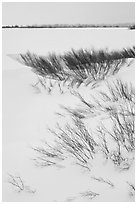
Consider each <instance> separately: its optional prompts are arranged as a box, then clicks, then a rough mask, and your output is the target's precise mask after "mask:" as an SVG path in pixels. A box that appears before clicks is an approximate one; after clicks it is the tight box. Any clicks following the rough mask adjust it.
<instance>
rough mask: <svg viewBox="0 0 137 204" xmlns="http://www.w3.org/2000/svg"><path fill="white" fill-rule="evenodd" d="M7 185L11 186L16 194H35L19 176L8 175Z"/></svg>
mask: <svg viewBox="0 0 137 204" xmlns="http://www.w3.org/2000/svg"><path fill="white" fill-rule="evenodd" d="M8 176H9V178H8V183H9V184H11V185H12V186H13V187H14V189H15V190H16V191H17V192H19V193H20V192H27V193H35V192H36V190H32V189H31V188H30V186H28V185H25V183H24V181H23V180H22V178H21V177H20V176H14V175H11V174H8Z"/></svg>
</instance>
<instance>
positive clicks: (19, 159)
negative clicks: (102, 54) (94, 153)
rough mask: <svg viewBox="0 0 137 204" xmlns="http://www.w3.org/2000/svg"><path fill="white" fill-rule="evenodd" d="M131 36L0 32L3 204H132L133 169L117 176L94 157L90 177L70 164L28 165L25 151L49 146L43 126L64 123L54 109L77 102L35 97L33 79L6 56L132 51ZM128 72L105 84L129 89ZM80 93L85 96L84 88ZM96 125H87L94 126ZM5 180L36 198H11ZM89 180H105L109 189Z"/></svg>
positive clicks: (72, 31)
mask: <svg viewBox="0 0 137 204" xmlns="http://www.w3.org/2000/svg"><path fill="white" fill-rule="evenodd" d="M134 35H135V33H134V31H129V30H124V29H114V30H113V29H110V30H109V29H101V30H100V29H95V30H93V29H81V30H80V29H69V30H67V29H61V30H59V29H55V30H54V29H51V30H50V29H45V30H41V29H33V30H31V29H30V30H25V29H23V30H22V29H20V30H13V29H12V30H10V29H8V30H3V71H2V75H3V76H2V77H3V201H8V202H9V201H10V202H16V201H24V202H25V201H28V202H29V201H30V202H40V201H90V200H89V198H88V196H87V197H86V196H84V197H83V196H82V195H83V194H84V193H85V192H89V191H92V192H95V193H98V194H99V195H97V196H96V197H94V198H93V201H95V202H100V201H102V202H108V201H109V202H111V201H115V202H118V201H119V202H131V201H134V196H130V195H129V192H130V189H129V186H128V184H127V182H129V183H130V182H131V183H134V178H135V175H134V174H135V169H134V164H133V165H132V166H131V168H130V170H128V171H120V170H118V169H117V168H115V167H114V165H113V164H112V163H111V162H109V161H105V160H104V159H102V158H101V156H100V155H99V156H98V157H97V158H96V159H95V160H93V161H92V162H91V164H92V168H91V171H90V172H89V171H87V170H85V169H83V168H81V167H79V166H77V165H75V163H74V161H73V160H72V161H71V160H69V161H68V160H66V161H64V162H63V163H62V165H61V166H60V167H55V166H53V167H45V168H40V167H36V166H35V165H34V161H33V159H34V155H35V154H34V151H33V150H32V149H31V147H32V146H35V145H39V144H41V140H42V139H46V140H47V141H52V140H54V137H53V135H51V134H49V132H48V131H47V126H48V127H51V128H54V127H55V125H56V122H59V123H62V124H63V123H65V119H64V118H63V117H59V116H58V115H56V114H55V113H56V112H61V111H62V110H61V108H60V106H59V105H60V104H62V105H64V106H67V107H68V106H69V107H76V105H78V104H79V100H78V99H77V98H76V97H74V96H72V95H70V94H69V93H65V94H62V95H61V94H59V93H56V92H54V93H53V94H50V95H48V94H47V93H46V92H45V91H44V90H42V91H41V92H37V91H36V90H35V89H34V88H33V87H32V84H34V83H36V81H37V77H36V75H35V74H34V73H33V72H32V71H31V70H30V69H29V68H28V67H25V66H24V65H21V64H19V63H18V62H16V61H14V60H12V59H11V58H9V57H8V56H7V55H8V54H18V53H25V52H26V51H27V50H29V51H31V52H34V53H37V54H42V55H46V54H47V53H49V52H56V53H64V52H66V51H69V50H70V49H71V48H74V49H79V48H90V47H94V48H96V49H99V48H108V49H109V50H112V49H121V48H125V47H131V46H133V45H134ZM134 69H135V66H134V62H133V63H132V64H131V65H130V66H125V67H123V68H122V69H121V70H120V71H119V73H118V74H117V75H115V76H113V77H110V78H109V79H108V80H110V81H112V80H113V79H115V78H120V79H122V80H124V81H126V82H128V83H129V82H132V84H134V81H135V80H134V71H135V70H134ZM101 83H102V84H101V88H102V89H103V87H104V84H103V82H101ZM86 90H87V92H86ZM81 92H82V93H85V96H86V95H88V94H87V93H88V89H86V88H83V89H82V90H81ZM96 122H97V121H93V123H94V125H95V124H96ZM93 123H92V125H93ZM89 124H90V123H89ZM8 174H12V175H15V176H20V177H21V178H22V179H23V181H24V182H25V184H26V185H29V186H30V188H31V189H32V190H36V192H35V193H34V194H33V193H28V192H27V191H24V192H20V193H18V192H16V191H15V189H14V187H13V186H12V185H10V184H9V183H8ZM92 176H95V177H102V178H103V179H106V180H110V181H111V182H112V183H113V184H114V187H111V186H109V185H108V184H106V183H100V182H98V181H96V180H94V179H92V178H91V177H92Z"/></svg>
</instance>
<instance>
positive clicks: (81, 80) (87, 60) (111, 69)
mask: <svg viewBox="0 0 137 204" xmlns="http://www.w3.org/2000/svg"><path fill="white" fill-rule="evenodd" d="M129 58H135V47H133V48H126V49H123V50H121V51H111V52H108V51H107V50H99V51H96V50H93V49H92V50H86V49H80V50H77V51H76V50H73V49H72V50H71V51H70V52H67V53H65V54H63V55H56V54H50V55H48V56H38V55H36V54H32V53H30V52H27V53H26V54H20V55H19V57H17V58H16V59H17V60H18V61H19V62H21V63H23V64H25V65H26V66H29V67H31V68H32V70H33V72H35V73H36V74H37V75H38V76H39V77H40V78H38V80H39V79H40V80H39V83H40V84H41V83H42V84H46V81H47V79H48V80H51V82H53V81H57V82H58V85H60V84H61V86H62V87H64V86H66V87H77V88H78V87H79V86H80V85H81V84H85V85H86V86H87V85H89V84H91V83H93V82H98V81H100V80H103V79H105V78H106V77H108V76H110V75H114V74H116V73H117V72H118V71H119V69H120V68H121V67H122V66H123V65H124V64H126V62H127V60H128V59H129ZM48 86H49V87H50V85H48ZM45 87H46V85H45ZM51 87H52V88H53V87H54V86H51Z"/></svg>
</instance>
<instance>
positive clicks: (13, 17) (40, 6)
mask: <svg viewBox="0 0 137 204" xmlns="http://www.w3.org/2000/svg"><path fill="white" fill-rule="evenodd" d="M2 7H3V8H2V10H3V13H2V23H3V25H11V24H54V23H58V24H62V23H70V24H75V23H81V24H82V23H87V24H88V23H91V24H92V23H94V24H98V23H105V24H107V23H112V24H113V23H134V22H135V4H134V3H133V2H131V3H129V2H121V3H120V2H102V3H100V2H96V3H94V2H85V3H84V2H82V3H81V2H68V3H65V2H58V3H57V2H51V3H48V2H41V3H38V2H21V3H19V2H4V3H3V4H2Z"/></svg>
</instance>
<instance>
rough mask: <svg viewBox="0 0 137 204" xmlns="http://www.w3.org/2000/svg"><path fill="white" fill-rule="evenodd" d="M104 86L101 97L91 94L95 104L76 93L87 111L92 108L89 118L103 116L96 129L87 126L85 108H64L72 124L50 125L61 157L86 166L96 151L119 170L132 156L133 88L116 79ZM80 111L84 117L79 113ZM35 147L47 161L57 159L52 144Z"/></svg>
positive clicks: (128, 166) (133, 142)
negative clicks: (43, 148) (91, 129)
mask: <svg viewBox="0 0 137 204" xmlns="http://www.w3.org/2000/svg"><path fill="white" fill-rule="evenodd" d="M107 89H108V90H107V92H103V91H100V92H99V94H100V95H101V96H102V97H101V98H100V100H99V99H98V100H97V99H96V98H94V104H93V100H92V103H90V102H89V101H88V102H86V100H85V99H84V98H83V97H82V96H81V95H80V94H79V95H78V97H79V98H80V100H81V102H82V104H84V106H86V109H87V108H88V111H87V110H86V111H87V112H92V115H91V119H93V117H98V116H99V117H100V116H102V114H103V115H104V116H105V117H104V119H101V122H99V123H98V124H97V126H96V127H95V129H96V131H92V132H91V131H89V130H88V128H87V127H86V125H85V123H84V120H85V119H86V114H85V115H84V111H83V112H82V110H80V111H79V110H78V109H76V110H75V109H71V110H70V109H69V108H66V109H65V110H66V111H67V112H68V113H69V114H70V116H71V119H72V122H73V124H72V125H71V124H70V123H69V124H66V125H65V127H64V128H62V127H60V125H59V124H58V125H57V130H56V131H55V130H51V129H50V132H51V133H53V134H54V135H55V138H56V142H57V144H59V150H60V152H61V157H62V156H64V158H68V157H73V158H74V159H75V161H76V163H77V164H78V165H80V166H82V167H85V168H87V169H89V170H90V165H91V163H92V160H93V159H94V158H95V157H96V154H98V153H99V152H100V153H101V154H102V155H104V156H105V159H109V160H111V161H112V162H113V164H114V165H115V166H117V167H118V168H120V169H122V170H125V169H129V168H130V166H131V165H132V162H133V160H134V151H135V127H134V119H135V110H134V88H133V87H132V86H131V85H130V86H129V85H128V84H126V83H124V82H122V81H121V80H116V82H113V83H112V84H107ZM85 113H86V112H85ZM94 113H95V114H94ZM82 114H83V115H84V117H81V115H82ZM93 114H94V116H93ZM88 119H90V118H88ZM34 150H36V151H37V152H38V153H40V155H41V154H42V155H46V158H48V159H49V161H52V160H51V157H52V158H53V157H54V158H55V160H56V159H57V157H58V156H59V155H58V154H57V151H56V149H55V148H50V151H49V150H47V149H46V146H45V150H41V149H40V148H37V149H34ZM51 151H52V152H53V153H52V154H51ZM59 154H60V153H59ZM41 162H42V161H41ZM50 164H52V162H51V163H50Z"/></svg>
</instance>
